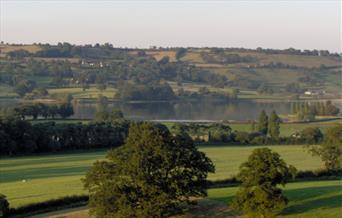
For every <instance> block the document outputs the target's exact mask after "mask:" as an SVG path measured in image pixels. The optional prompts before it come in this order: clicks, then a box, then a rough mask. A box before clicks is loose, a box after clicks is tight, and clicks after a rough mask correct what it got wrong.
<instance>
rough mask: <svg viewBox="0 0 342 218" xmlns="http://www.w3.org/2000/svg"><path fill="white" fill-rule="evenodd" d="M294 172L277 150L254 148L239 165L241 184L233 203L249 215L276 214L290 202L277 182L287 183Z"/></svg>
mask: <svg viewBox="0 0 342 218" xmlns="http://www.w3.org/2000/svg"><path fill="white" fill-rule="evenodd" d="M295 172H296V170H295V168H294V167H292V166H288V165H287V164H286V163H285V162H284V160H282V159H281V158H280V156H279V154H278V153H276V152H272V151H271V150H270V149H269V148H259V149H255V150H254V151H253V153H252V154H251V155H250V156H249V158H248V161H247V162H245V163H243V164H241V166H240V173H239V175H238V178H239V180H240V181H241V186H240V188H239V191H238V192H237V194H236V197H235V199H234V201H233V204H232V206H233V207H234V208H235V209H237V210H239V211H242V212H244V213H245V214H247V215H248V216H249V217H260V218H270V217H275V216H276V215H277V214H279V213H280V212H281V211H282V210H283V209H284V208H285V206H286V204H287V202H288V200H287V198H286V197H285V196H284V195H283V194H282V190H281V189H280V188H278V185H283V186H284V185H285V184H286V183H287V181H288V180H289V179H290V178H291V177H292V176H293V175H295Z"/></svg>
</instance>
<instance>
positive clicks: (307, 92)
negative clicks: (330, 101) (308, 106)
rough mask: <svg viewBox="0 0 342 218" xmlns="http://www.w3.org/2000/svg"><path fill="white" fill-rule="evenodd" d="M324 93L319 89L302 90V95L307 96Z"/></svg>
mask: <svg viewBox="0 0 342 218" xmlns="http://www.w3.org/2000/svg"><path fill="white" fill-rule="evenodd" d="M324 94H325V91H324V90H320V89H309V90H307V91H305V92H304V95H308V96H318V95H324Z"/></svg>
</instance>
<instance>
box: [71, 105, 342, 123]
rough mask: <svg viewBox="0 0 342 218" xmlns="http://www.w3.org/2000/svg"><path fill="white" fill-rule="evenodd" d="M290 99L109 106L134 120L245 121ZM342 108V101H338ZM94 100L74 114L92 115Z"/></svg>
mask: <svg viewBox="0 0 342 218" xmlns="http://www.w3.org/2000/svg"><path fill="white" fill-rule="evenodd" d="M291 104H292V103H291V102H260V101H253V100H236V101H231V102H222V101H221V102H220V101H205V100H202V101H177V102H139V103H124V102H115V103H111V104H109V105H108V109H109V110H110V109H111V108H117V109H120V110H121V111H123V113H124V115H125V117H126V118H129V119H134V120H158V121H177V120H178V121H220V120H234V121H244V120H253V119H257V118H258V115H259V113H260V111H261V110H263V109H264V110H265V111H266V112H268V113H270V112H271V111H272V110H275V111H276V112H277V113H278V114H289V113H291ZM337 106H338V107H339V108H340V109H342V105H341V104H340V105H337ZM96 108H97V107H96V104H94V103H79V104H77V105H75V107H74V110H75V115H74V118H79V119H89V118H93V116H94V113H95V112H96Z"/></svg>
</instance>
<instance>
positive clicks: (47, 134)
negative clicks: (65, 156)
mask: <svg viewBox="0 0 342 218" xmlns="http://www.w3.org/2000/svg"><path fill="white" fill-rule="evenodd" d="M128 126H129V123H128V122H127V121H124V120H122V121H117V122H102V123H90V124H81V123H76V124H71V123H70V124H65V123H55V122H45V123H38V124H33V125H32V124H31V123H30V122H28V121H25V120H15V119H14V120H13V119H12V120H0V156H5V155H6V156H11V155H18V154H32V153H41V152H55V151H66V150H76V149H96V148H110V147H117V146H120V145H122V143H123V142H124V140H125V139H126V136H127V131H128Z"/></svg>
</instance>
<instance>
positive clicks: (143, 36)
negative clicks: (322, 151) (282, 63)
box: [0, 0, 341, 52]
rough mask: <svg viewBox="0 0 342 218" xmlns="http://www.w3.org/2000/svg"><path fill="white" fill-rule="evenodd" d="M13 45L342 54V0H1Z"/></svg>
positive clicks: (4, 31)
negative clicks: (250, 49) (197, 48)
mask: <svg viewBox="0 0 342 218" xmlns="http://www.w3.org/2000/svg"><path fill="white" fill-rule="evenodd" d="M0 2H1V3H0V7H1V8H0V18H1V20H0V25H1V26H0V39H1V41H5V42H9V43H33V42H41V43H53V44H55V43H57V42H70V43H73V44H94V43H96V42H98V43H105V42H109V43H112V44H113V45H114V46H116V47H133V48H134V47H141V48H146V47H149V46H152V45H155V46H163V47H166V46H172V47H175V46H185V47H188V46H193V47H204V46H208V47H211V46H217V47H245V48H257V47H263V48H280V49H283V48H289V47H294V48H299V49H328V50H330V51H335V52H336V51H337V52H341V0H287V1H286V0H263V1H261V0H226V1H224V0H221V1H213V0H211V1H209V0H208V1H206V0H201V1H194V0H183V1H181V0H160V1H157V0H154V1H152V0H150V1H143V0H140V1H139V0H135V1H133V0H126V1H118V0H107V1H104V0H92V1H91V0H88V1H82V0H72V1H70V0H56V1H51V0H40V1H37V0H36V1H32V0H0Z"/></svg>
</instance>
